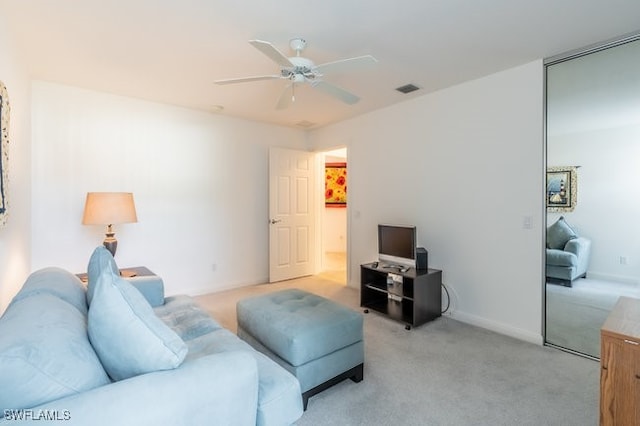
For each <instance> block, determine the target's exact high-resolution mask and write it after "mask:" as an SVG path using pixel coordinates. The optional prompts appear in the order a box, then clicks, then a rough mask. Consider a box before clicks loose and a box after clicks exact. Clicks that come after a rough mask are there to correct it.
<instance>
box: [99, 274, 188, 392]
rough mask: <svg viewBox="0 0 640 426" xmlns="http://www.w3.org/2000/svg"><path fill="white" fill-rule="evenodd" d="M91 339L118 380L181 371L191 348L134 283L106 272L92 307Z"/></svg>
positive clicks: (101, 278) (108, 370)
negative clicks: (165, 371) (157, 313)
mask: <svg viewBox="0 0 640 426" xmlns="http://www.w3.org/2000/svg"><path fill="white" fill-rule="evenodd" d="M89 338H90V340H91V343H92V344H93V347H94V348H95V350H96V353H97V354H98V356H99V357H100V360H101V361H102V364H103V365H104V368H105V369H106V370H107V373H109V375H110V376H111V378H113V379H114V380H122V379H126V378H129V377H132V376H136V375H139V374H144V373H149V372H152V371H157V370H169V369H172V368H176V367H178V366H179V365H180V364H181V363H182V361H183V360H184V357H185V355H186V354H187V345H186V344H185V343H184V341H182V339H180V337H179V336H178V335H177V334H176V333H175V332H174V331H172V330H171V329H170V328H169V327H167V326H166V325H165V324H164V323H163V322H162V321H161V320H160V319H159V318H158V317H157V316H156V315H155V313H154V312H153V309H152V308H151V305H149V302H147V300H146V299H145V298H144V296H142V294H141V293H140V292H139V291H138V290H136V289H135V288H134V287H133V286H132V285H131V284H130V283H128V282H127V281H125V280H123V279H122V278H120V276H119V275H116V274H115V273H114V272H113V270H112V269H111V268H109V267H107V268H105V269H104V270H103V271H102V273H101V274H100V276H99V277H98V280H97V282H96V285H95V290H94V294H93V299H92V301H91V305H90V306H89Z"/></svg>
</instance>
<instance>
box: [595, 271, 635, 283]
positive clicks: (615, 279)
mask: <svg viewBox="0 0 640 426" xmlns="http://www.w3.org/2000/svg"><path fill="white" fill-rule="evenodd" d="M587 278H593V279H594V280H602V281H613V282H616V283H623V284H636V285H637V284H638V279H637V278H635V277H623V276H620V275H611V274H601V273H599V272H597V271H596V272H593V271H587Z"/></svg>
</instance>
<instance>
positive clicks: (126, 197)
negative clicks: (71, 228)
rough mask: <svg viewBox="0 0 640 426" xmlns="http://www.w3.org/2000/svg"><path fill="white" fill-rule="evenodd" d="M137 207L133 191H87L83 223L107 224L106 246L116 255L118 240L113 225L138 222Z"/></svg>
mask: <svg viewBox="0 0 640 426" xmlns="http://www.w3.org/2000/svg"><path fill="white" fill-rule="evenodd" d="M137 221H138V218H137V216H136V207H135V205H134V203H133V194H132V193H131V192H87V200H86V202H85V205H84V215H83V217H82V224H83V225H107V232H106V234H105V235H106V237H105V239H104V246H105V247H106V248H107V250H109V251H110V252H111V255H112V256H115V255H116V249H117V248H118V240H116V239H115V232H114V231H113V225H117V224H120V223H133V222H137Z"/></svg>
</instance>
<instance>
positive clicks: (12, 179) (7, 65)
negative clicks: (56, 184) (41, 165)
mask: <svg viewBox="0 0 640 426" xmlns="http://www.w3.org/2000/svg"><path fill="white" fill-rule="evenodd" d="M6 24H7V23H6V22H5V19H4V17H3V16H2V15H1V14H0V80H2V82H3V83H4V84H5V86H6V87H7V91H8V94H9V103H10V108H11V116H10V124H9V141H10V147H9V182H8V187H7V195H8V202H9V206H8V214H9V216H8V221H7V224H6V226H5V227H3V228H0V314H1V313H2V312H4V309H5V308H6V307H7V305H8V304H9V301H10V300H11V298H12V297H13V295H14V294H15V293H16V292H17V291H18V290H19V289H20V287H21V286H22V283H23V281H24V279H25V278H26V276H27V274H28V273H29V257H30V246H29V244H30V237H29V236H30V218H29V209H30V193H31V188H30V180H31V178H30V170H31V166H30V155H31V146H30V143H31V142H30V138H31V136H30V127H29V126H30V125H29V123H30V112H29V110H30V103H31V99H30V84H29V79H28V76H27V72H26V69H25V68H24V66H23V64H22V63H21V61H20V59H19V56H18V52H17V50H16V49H15V47H14V44H13V43H12V40H11V36H10V34H9V32H8V31H7V25H6Z"/></svg>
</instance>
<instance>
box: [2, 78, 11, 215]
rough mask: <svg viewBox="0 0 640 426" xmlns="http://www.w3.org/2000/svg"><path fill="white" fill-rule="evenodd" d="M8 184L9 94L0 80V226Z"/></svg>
mask: <svg viewBox="0 0 640 426" xmlns="http://www.w3.org/2000/svg"><path fill="white" fill-rule="evenodd" d="M8 184H9V95H8V94H7V88H6V87H5V85H4V83H2V82H1V81H0V226H4V225H5V224H6V223H7V213H8V201H7V185H8Z"/></svg>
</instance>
